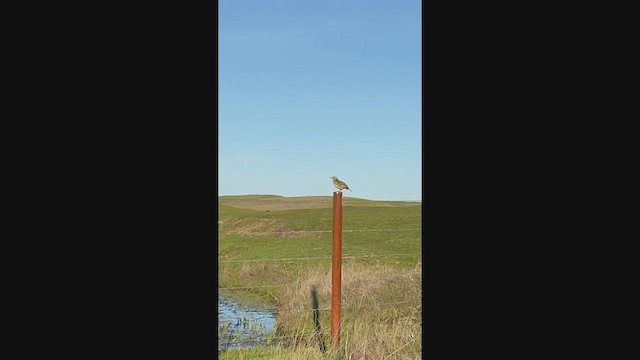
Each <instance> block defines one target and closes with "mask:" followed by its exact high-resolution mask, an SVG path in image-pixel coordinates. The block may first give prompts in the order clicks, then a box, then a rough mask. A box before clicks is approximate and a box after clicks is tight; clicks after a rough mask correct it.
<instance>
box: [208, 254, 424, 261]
mask: <svg viewBox="0 0 640 360" xmlns="http://www.w3.org/2000/svg"><path fill="white" fill-rule="evenodd" d="M414 255H422V253H421V252H419V253H406V254H361V255H343V256H342V258H343V259H357V258H370V257H385V256H389V257H391V256H414ZM331 258H332V257H331V256H318V257H299V258H264V259H233V260H218V262H219V263H228V262H252V261H300V260H323V259H331Z"/></svg>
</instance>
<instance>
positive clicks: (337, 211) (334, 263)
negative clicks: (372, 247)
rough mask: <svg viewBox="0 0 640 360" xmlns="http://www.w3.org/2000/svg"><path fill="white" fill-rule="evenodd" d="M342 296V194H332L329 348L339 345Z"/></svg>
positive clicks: (336, 192) (339, 192)
mask: <svg viewBox="0 0 640 360" xmlns="http://www.w3.org/2000/svg"><path fill="white" fill-rule="evenodd" d="M341 295H342V192H341V191H335V192H334V193H333V255H332V259H331V341H332V342H331V346H332V348H333V349H337V348H338V346H339V345H340V303H341V302H340V300H341Z"/></svg>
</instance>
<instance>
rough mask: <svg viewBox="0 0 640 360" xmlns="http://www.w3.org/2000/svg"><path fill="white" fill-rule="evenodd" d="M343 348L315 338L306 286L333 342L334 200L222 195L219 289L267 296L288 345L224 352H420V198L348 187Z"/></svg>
mask: <svg viewBox="0 0 640 360" xmlns="http://www.w3.org/2000/svg"><path fill="white" fill-rule="evenodd" d="M345 195H346V196H345V197H344V202H343V204H344V206H343V251H342V253H343V265H342V331H341V340H342V341H341V347H340V348H339V349H335V350H332V351H330V352H327V353H325V354H323V353H321V352H320V351H319V350H318V343H317V341H315V340H314V337H313V335H314V334H313V330H314V324H313V316H312V315H313V314H312V310H311V309H312V305H311V295H310V294H311V288H312V287H316V288H317V293H318V297H319V308H320V326H321V332H322V335H323V339H324V343H325V345H326V346H327V349H329V350H331V346H330V343H331V341H330V319H331V313H330V311H329V310H328V309H330V308H331V251H332V233H331V230H332V221H333V220H332V198H331V197H330V196H326V197H322V196H314V197H295V198H285V197H280V196H274V195H247V196H222V197H220V198H219V203H218V209H219V215H218V232H219V249H218V260H219V281H218V286H219V288H223V289H224V288H230V287H243V288H242V289H237V290H234V291H235V292H236V294H237V295H240V296H243V297H244V298H246V299H248V300H253V301H269V302H270V303H272V304H273V305H275V306H276V308H277V309H278V315H277V319H276V322H277V325H276V326H277V336H279V337H282V338H284V339H289V340H290V341H289V343H290V346H289V347H287V348H284V349H283V348H269V347H265V348H260V349H246V350H229V351H224V352H222V353H221V354H220V357H221V358H223V359H241V358H246V359H250V358H265V359H270V358H272V359H305V360H308V359H316V358H317V359H329V358H331V359H334V358H345V359H385V358H389V359H419V358H421V342H422V341H421V340H422V302H421V285H422V264H421V252H422V247H421V243H422V230H421V229H422V224H421V212H422V206H421V204H420V203H411V202H399V201H371V200H367V199H358V198H352V197H349V196H348V194H345Z"/></svg>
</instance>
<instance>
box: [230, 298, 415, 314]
mask: <svg viewBox="0 0 640 360" xmlns="http://www.w3.org/2000/svg"><path fill="white" fill-rule="evenodd" d="M420 300H421V299H413V300H405V301H395V302H390V303H383V304H374V305H375V306H377V307H385V306H390V305H398V304H409V303H415V302H417V301H420ZM363 306H366V304H363V303H360V304H355V305H347V306H341V307H340V308H341V309H342V310H351V309H361V308H362V307H363ZM418 306H422V303H420V304H418ZM234 310H236V311H238V310H239V311H244V310H250V312H256V309H255V308H251V307H248V306H246V307H245V306H234ZM313 311H331V308H318V309H289V310H287V309H269V308H265V309H264V310H261V311H260V312H275V313H277V314H289V313H301V312H313Z"/></svg>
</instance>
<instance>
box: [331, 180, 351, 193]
mask: <svg viewBox="0 0 640 360" xmlns="http://www.w3.org/2000/svg"><path fill="white" fill-rule="evenodd" d="M331 180H333V186H335V187H336V188H337V189H338V190H340V191H342V190H344V189H347V190H349V191H351V189H349V186H348V185H347V184H345V183H344V181H340V180H338V178H337V177H335V176H332V177H331Z"/></svg>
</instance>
